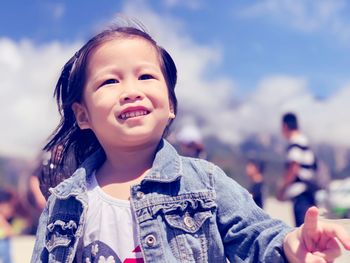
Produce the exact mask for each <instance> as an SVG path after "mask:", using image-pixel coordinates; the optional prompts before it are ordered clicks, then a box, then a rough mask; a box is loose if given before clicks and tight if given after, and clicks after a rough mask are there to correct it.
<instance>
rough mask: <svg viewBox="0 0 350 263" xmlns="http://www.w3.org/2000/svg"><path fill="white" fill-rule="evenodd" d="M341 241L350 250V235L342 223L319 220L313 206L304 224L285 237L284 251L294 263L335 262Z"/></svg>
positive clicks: (307, 213)
mask: <svg viewBox="0 0 350 263" xmlns="http://www.w3.org/2000/svg"><path fill="white" fill-rule="evenodd" d="M338 241H339V242H338ZM339 243H340V244H342V245H343V246H344V248H345V249H347V250H350V235H349V234H348V233H347V232H346V230H345V229H344V228H343V227H341V226H340V225H336V224H333V223H327V222H322V221H319V220H318V209H317V208H316V207H311V208H309V209H308V211H307V212H306V215H305V221H304V224H303V225H302V226H301V227H299V228H297V229H296V230H294V231H292V232H290V233H289V234H288V235H287V236H286V238H285V239H284V251H285V254H286V256H287V258H288V261H289V262H293V263H294V262H310V263H313V262H315V263H316V262H319V263H323V262H325V263H326V262H333V260H334V259H335V258H337V257H338V256H340V254H341V249H340V244H339Z"/></svg>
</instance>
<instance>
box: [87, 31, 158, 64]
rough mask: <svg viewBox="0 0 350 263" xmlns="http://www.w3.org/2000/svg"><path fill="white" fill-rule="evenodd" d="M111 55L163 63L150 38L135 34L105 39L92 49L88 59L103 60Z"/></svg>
mask: <svg viewBox="0 0 350 263" xmlns="http://www.w3.org/2000/svg"><path fill="white" fill-rule="evenodd" d="M111 57H113V59H115V58H118V57H120V58H125V57H141V58H144V59H146V60H154V62H156V63H157V64H159V65H160V64H161V63H160V54H159V51H158V49H157V47H156V46H155V45H154V44H153V43H152V42H150V41H149V40H147V39H145V38H143V37H140V36H134V35H115V36H113V37H110V38H108V39H105V40H104V41H102V42H101V43H99V44H97V45H96V46H95V48H93V49H92V50H91V52H90V55H89V59H88V60H89V61H91V60H96V59H99V60H102V62H103V61H107V60H108V59H111Z"/></svg>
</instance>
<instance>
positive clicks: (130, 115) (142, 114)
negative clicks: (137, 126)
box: [118, 110, 149, 120]
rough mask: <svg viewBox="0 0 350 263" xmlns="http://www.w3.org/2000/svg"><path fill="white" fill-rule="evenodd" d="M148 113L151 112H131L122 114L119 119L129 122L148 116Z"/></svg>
mask: <svg viewBox="0 0 350 263" xmlns="http://www.w3.org/2000/svg"><path fill="white" fill-rule="evenodd" d="M148 113H149V112H148V111H146V110H137V111H129V112H125V113H122V114H120V115H119V117H118V118H119V119H122V120H127V119H129V118H134V117H138V116H144V115H147V114H148Z"/></svg>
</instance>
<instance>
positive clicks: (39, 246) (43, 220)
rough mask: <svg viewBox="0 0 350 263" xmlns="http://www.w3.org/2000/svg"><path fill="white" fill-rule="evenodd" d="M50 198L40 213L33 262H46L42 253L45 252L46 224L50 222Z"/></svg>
mask: <svg viewBox="0 0 350 263" xmlns="http://www.w3.org/2000/svg"><path fill="white" fill-rule="evenodd" d="M50 203H51V202H50V198H49V199H48V201H47V203H46V206H45V208H44V210H43V212H42V213H41V215H40V219H39V224H38V229H37V232H36V239H35V245H34V249H33V254H32V258H31V261H30V262H31V263H39V262H46V261H45V260H43V259H42V254H43V253H45V251H46V248H45V236H46V226H47V223H48V219H49V218H48V217H49V208H50Z"/></svg>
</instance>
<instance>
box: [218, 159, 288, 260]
mask: <svg viewBox="0 0 350 263" xmlns="http://www.w3.org/2000/svg"><path fill="white" fill-rule="evenodd" d="M212 176H213V183H214V188H215V191H216V196H217V204H218V209H217V223H218V228H219V231H220V235H221V237H222V241H223V245H224V249H225V254H226V257H227V258H228V259H229V260H230V262H287V260H286V258H285V255H284V251H283V240H284V237H285V235H286V234H287V233H288V232H289V231H291V230H292V228H291V227H290V226H288V225H286V224H285V223H283V222H282V221H280V220H276V219H272V218H271V217H270V216H269V215H267V214H266V213H265V212H264V211H263V210H262V209H261V208H260V207H258V206H257V205H256V204H255V202H254V200H253V199H252V196H251V195H250V194H249V192H248V191H247V190H246V189H244V188H243V187H241V186H240V185H239V184H238V183H237V182H235V181H234V180H233V179H231V178H230V177H228V176H227V175H226V174H225V173H224V172H223V171H222V170H221V169H220V168H219V167H217V166H214V168H213V173H212Z"/></svg>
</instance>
